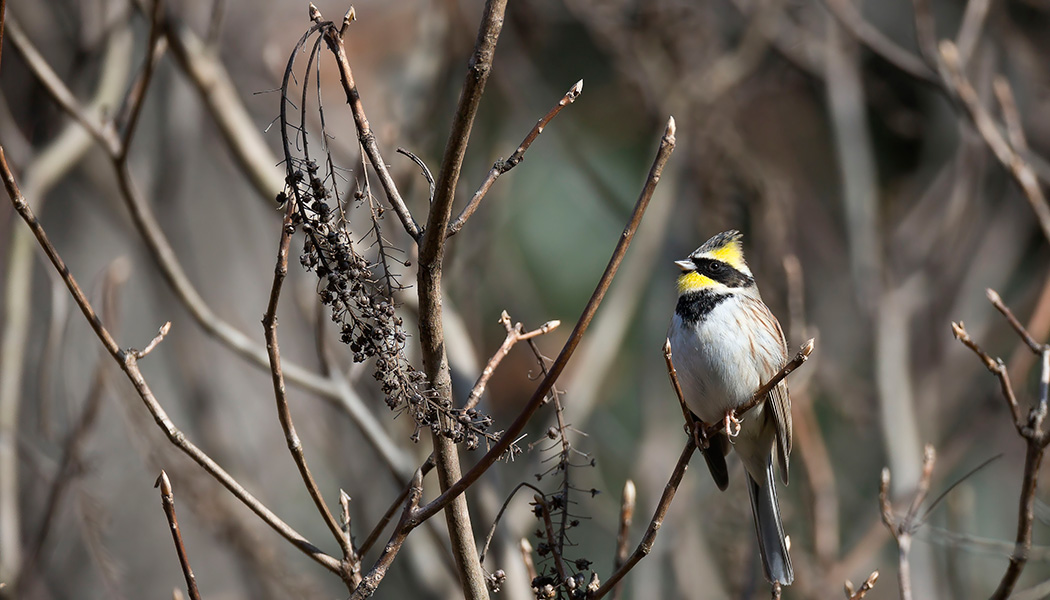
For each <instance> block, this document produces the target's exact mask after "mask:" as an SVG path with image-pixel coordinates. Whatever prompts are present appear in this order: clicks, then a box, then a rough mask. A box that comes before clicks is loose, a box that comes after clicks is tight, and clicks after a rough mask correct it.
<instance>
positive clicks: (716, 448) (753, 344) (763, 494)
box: [667, 230, 794, 585]
mask: <svg viewBox="0 0 1050 600" xmlns="http://www.w3.org/2000/svg"><path fill="white" fill-rule="evenodd" d="M742 239H743V236H742V235H741V234H740V232H738V231H735V230H730V231H724V232H722V233H719V234H717V235H715V236H713V237H712V238H711V239H709V240H707V241H706V242H704V243H703V245H701V246H700V247H699V248H697V249H696V250H695V251H694V252H693V253H692V254H690V255H689V256H688V257H687V258H685V259H684V260H678V261H675V264H676V265H678V267H679V268H680V269H681V270H682V272H681V274H680V275H679V276H678V281H677V287H678V301H677V304H676V305H675V311H674V315H673V316H672V317H671V325H670V328H669V330H668V336H667V337H668V341H669V342H670V346H671V357H672V358H671V360H672V365H673V366H674V369H675V371H676V372H677V377H678V380H679V385H680V386H681V389H682V394H683V400H684V402H685V404H686V406H687V407H688V408H689V410H690V411H692V413H693V414H694V415H695V416H696V417H698V418H699V419H700V420H701V421H703V422H704V423H722V422H725V424H726V427H725V428H724V429H723V430H722V431H720V432H719V433H718V434H717V435H714V436H712V437H711V439H710V440H709V445H708V447H707V449H706V450H704V451H703V455H704V459H705V460H706V462H707V466H708V468H709V470H710V471H711V476H712V477H713V478H714V481H715V484H716V485H717V486H718V488H719V489H720V490H722V491H725V489H726V488H727V487H728V486H729V471H728V469H727V467H726V456H727V454H728V453H729V449H730V447H731V448H732V449H733V450H734V451H735V452H736V454H737V456H739V457H740V460H741V462H742V463H743V465H744V471H745V472H746V475H747V477H746V478H747V489H748V493H749V495H750V497H751V510H752V513H753V514H754V520H755V530H756V532H757V534H758V547H759V552H760V553H761V555H762V565H763V568H764V571H765V576H766V579H767V580H769V581H770V582H771V583H774V584H781V585H789V584H791V582H792V581H793V580H794V571H793V569H792V567H791V557H790V556H789V555H788V548H789V544H788V540H787V538H786V537H785V534H784V526H783V523H782V521H781V518H780V506H779V504H778V502H777V491H776V483H775V477H774V473H773V463H774V458H775V460H776V463H777V467H778V469H779V471H780V476H781V479H782V480H783V482H784V484H785V485H787V482H788V457H789V455H790V453H791V400H790V397H789V396H788V389H787V384H786V383H785V382H784V381H781V382H780V383H778V384H777V385H776V387H774V388H773V389H772V390H771V391H770V392H769V393H768V395H767V396H766V399H765V401H764V402H761V403H760V404H758V405H756V406H755V407H754V408H752V409H750V410H749V411H747V413H745V414H744V415H742V416H741V418H740V420H739V426H738V429H736V431H732V432H731V431H730V430H731V429H733V427H732V423H731V421H733V420H735V419H734V418H733V416H732V411H734V410H735V409H736V408H738V407H741V406H743V405H744V404H747V403H748V402H749V401H750V400H751V398H752V396H753V395H754V394H755V392H757V391H758V389H759V388H760V387H761V386H762V385H763V384H765V383H766V382H767V381H769V380H770V379H772V378H773V376H774V375H776V374H777V372H778V371H780V369H781V368H782V367H783V366H784V365H785V364H786V363H787V360H788V354H787V344H786V342H785V340H784V332H783V330H782V329H781V328H780V323H779V322H778V321H777V318H776V317H775V316H773V313H772V312H771V311H770V310H769V308H768V307H767V306H766V305H765V303H764V302H762V297H761V295H760V294H759V292H758V285H757V284H756V283H755V278H754V276H753V275H752V274H751V270H750V269H749V268H748V266H747V262H746V261H745V260H744V251H743V243H742ZM730 435H732V436H733V437H732V439H730Z"/></svg>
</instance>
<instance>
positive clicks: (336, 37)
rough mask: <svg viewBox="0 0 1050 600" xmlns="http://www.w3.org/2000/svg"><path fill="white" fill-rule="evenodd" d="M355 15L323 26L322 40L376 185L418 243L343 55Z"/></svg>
mask: <svg viewBox="0 0 1050 600" xmlns="http://www.w3.org/2000/svg"><path fill="white" fill-rule="evenodd" d="M313 10H314V11H316V10H317V8H316V7H314V9H313ZM311 14H312V13H311ZM317 18H318V19H319V18H320V13H317ZM355 18H356V16H355V13H354V11H353V10H352V9H351V10H350V12H348V13H347V14H346V16H345V17H344V18H343V24H342V29H336V28H335V25H334V24H333V25H330V26H327V27H325V28H324V31H323V33H322V35H324V40H325V43H327V44H328V49H329V50H331V51H332V54H333V55H335V60H336V63H337V64H338V65H339V78H340V81H342V84H343V91H344V92H345V93H346V103H347V104H349V105H350V112H351V113H352V114H353V116H354V124H355V125H356V126H357V138H358V140H359V141H360V142H361V147H363V148H364V149H365V154H367V155H368V160H369V161H371V163H372V168H373V169H375V171H376V174H377V175H379V184H380V185H381V186H382V187H383V192H384V193H385V194H386V198H387V201H388V202H390V206H391V207H392V208H393V209H394V212H395V213H396V214H397V217H398V219H400V220H401V225H402V226H403V227H404V228H405V231H406V232H407V233H408V235H409V236H411V237H412V239H414V240H416V241H417V242H418V241H419V239H420V236H421V235H422V230H421V229H420V228H419V224H418V223H416V220H415V219H414V218H412V213H411V212H410V211H409V210H408V206H407V205H406V204H405V201H404V199H403V198H401V193H400V192H399V191H398V190H397V184H395V183H394V178H393V177H391V175H390V171H389V170H388V169H387V167H386V162H385V161H384V160H383V155H382V154H380V152H379V145H378V144H377V143H376V136H375V134H374V133H372V126H371V125H369V123H368V117H367V116H366V115H365V108H364V104H362V103H361V94H360V93H358V91H357V83H355V82H354V74H353V71H351V70H350V59H349V58H347V55H346V46H345V45H344V44H343V34H344V33H345V31H346V29H347V28H348V26H349V24H350V22H351V21H353V20H354V19H355Z"/></svg>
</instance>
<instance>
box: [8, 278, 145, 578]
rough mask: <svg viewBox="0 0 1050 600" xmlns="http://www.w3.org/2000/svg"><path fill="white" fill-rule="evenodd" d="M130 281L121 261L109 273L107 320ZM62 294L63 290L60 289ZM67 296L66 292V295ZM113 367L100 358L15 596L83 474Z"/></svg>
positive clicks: (115, 318)
mask: <svg viewBox="0 0 1050 600" xmlns="http://www.w3.org/2000/svg"><path fill="white" fill-rule="evenodd" d="M127 278H128V269H127V264H126V261H124V260H122V259H118V260H116V261H114V262H113V264H111V265H110V267H109V268H108V269H107V270H106V275H105V279H104V282H103V288H102V289H103V291H102V311H103V315H104V318H105V319H106V320H107V321H109V322H112V323H116V322H118V314H119V311H118V308H117V305H118V302H117V296H118V294H117V291H118V288H119V287H120V286H122V285H123V284H124V283H125V282H126V281H127ZM59 292H61V290H59ZM63 293H64V292H63ZM109 366H110V364H109V358H108V355H107V354H105V353H103V354H102V355H101V356H100V357H99V361H98V365H97V366H96V367H95V374H94V376H93V378H92V381H91V386H90V387H89V388H88V394H87V398H86V399H85V400H84V405H83V408H82V409H81V411H80V415H79V416H78V418H77V420H76V424H75V425H74V426H73V428H72V429H71V430H70V431H69V434H68V435H67V436H66V439H65V442H64V443H63V445H62V457H61V458H60V459H59V462H58V467H57V468H56V469H55V477H54V479H53V480H52V482H51V487H50V489H49V490H48V493H47V499H46V500H45V501H44V511H43V514H44V517H43V520H42V522H41V524H40V528H39V529H38V530H37V534H36V536H35V538H34V539H33V541H32V542H30V543H29V544H28V548H29V550H28V551H27V552H26V559H25V562H23V563H22V566H21V568H20V573H19V574H18V576H17V578H16V580H15V581H14V590H15V592H14V594H13V596H14V597H16V598H17V597H20V596H21V595H22V594H21V591H22V590H24V589H25V587H24V586H25V585H26V583H28V578H29V577H32V575H33V572H34V571H35V570H36V565H37V563H38V561H39V560H40V557H41V554H42V552H43V550H44V546H45V544H46V542H47V539H48V535H49V534H50V532H51V528H52V526H53V525H54V523H55V519H56V517H57V515H58V509H59V506H60V505H61V503H62V500H63V498H64V495H65V492H66V490H67V489H68V488H69V487H70V486H71V485H72V484H73V482H74V481H75V480H76V478H77V475H78V473H79V472H80V463H81V460H82V457H81V452H82V451H83V448H84V444H85V443H86V441H87V439H88V435H89V434H90V433H91V430H92V429H93V428H94V426H95V423H97V422H98V416H99V413H100V412H101V409H102V399H103V397H104V394H103V392H104V391H105V388H106V379H107V376H106V374H107V368H108V367H109Z"/></svg>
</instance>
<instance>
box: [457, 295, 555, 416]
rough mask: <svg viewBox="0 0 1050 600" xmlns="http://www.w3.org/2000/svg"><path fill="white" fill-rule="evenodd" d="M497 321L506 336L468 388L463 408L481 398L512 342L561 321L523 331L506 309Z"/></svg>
mask: <svg viewBox="0 0 1050 600" xmlns="http://www.w3.org/2000/svg"><path fill="white" fill-rule="evenodd" d="M499 322H500V323H502V324H503V327H504V328H505V329H506V330H507V337H506V338H504V340H503V344H501V345H500V347H499V350H496V353H495V354H493V355H492V358H490V359H489V362H488V364H487V365H485V369H484V370H482V371H481V376H479V377H478V381H477V383H475V384H474V387H473V388H472V389H471V390H470V395H468V396H467V401H466V404H465V405H464V408H465V409H471V408H474V407H475V406H477V404H478V402H479V401H480V400H481V395H482V394H484V393H485V386H486V385H488V382H489V379H490V378H491V377H492V374H493V373H494V372H495V371H496V367H498V366H499V364H500V362H502V361H503V359H504V358H505V357H506V356H507V355H508V354H510V349H511V348H513V347H514V344H516V343H518V342H520V341H523V340H529V339H532V338H534V337H536V336H539V335H543V334H545V333H548V332H550V331H554V330H555V329H556V328H557V327H558V325H561V321H558V320H554V321H547V322H546V323H544V324H543V325H541V326H540V327H538V328H536V329H533V330H532V331H525V329H524V327H522V325H521V323H515V324H511V322H510V315H508V314H507V311H503V314H502V315H500V318H499Z"/></svg>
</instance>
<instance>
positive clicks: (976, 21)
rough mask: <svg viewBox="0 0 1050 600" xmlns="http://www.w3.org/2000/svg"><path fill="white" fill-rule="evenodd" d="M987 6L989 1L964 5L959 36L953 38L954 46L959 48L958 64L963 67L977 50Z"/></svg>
mask: <svg viewBox="0 0 1050 600" xmlns="http://www.w3.org/2000/svg"><path fill="white" fill-rule="evenodd" d="M989 5H991V0H969V2H967V3H966V11H965V12H964V13H963V20H962V25H960V26H959V34H958V35H956V36H955V45H956V46H958V47H959V62H960V63H961V64H962V65H963V66H966V64H967V63H969V62H970V57H971V56H973V51H974V49H976V48H977V41H978V40H979V39H980V38H981V30H982V29H983V28H984V21H985V18H986V17H987V16H988V7H989Z"/></svg>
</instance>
